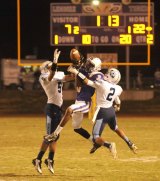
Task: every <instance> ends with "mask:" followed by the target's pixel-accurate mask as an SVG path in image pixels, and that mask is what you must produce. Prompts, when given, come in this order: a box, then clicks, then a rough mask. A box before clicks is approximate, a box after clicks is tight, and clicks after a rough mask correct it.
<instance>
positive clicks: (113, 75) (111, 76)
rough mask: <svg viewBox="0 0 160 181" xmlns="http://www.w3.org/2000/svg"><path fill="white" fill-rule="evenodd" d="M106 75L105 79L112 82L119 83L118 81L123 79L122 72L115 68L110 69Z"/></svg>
mask: <svg viewBox="0 0 160 181" xmlns="http://www.w3.org/2000/svg"><path fill="white" fill-rule="evenodd" d="M105 77H106V78H105V79H106V80H107V81H108V82H110V83H112V84H118V82H119V81H120V80H121V74H120V72H119V70H117V69H115V68H111V69H109V70H108V72H107V74H106V75H105Z"/></svg>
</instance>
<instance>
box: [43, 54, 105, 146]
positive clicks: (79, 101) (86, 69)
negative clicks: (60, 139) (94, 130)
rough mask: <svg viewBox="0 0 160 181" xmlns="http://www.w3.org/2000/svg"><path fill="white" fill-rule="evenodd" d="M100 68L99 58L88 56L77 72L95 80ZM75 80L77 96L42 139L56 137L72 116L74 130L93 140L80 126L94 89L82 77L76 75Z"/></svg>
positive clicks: (99, 74) (99, 73)
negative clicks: (58, 122) (60, 118)
mask: <svg viewBox="0 0 160 181" xmlns="http://www.w3.org/2000/svg"><path fill="white" fill-rule="evenodd" d="M74 67H77V66H74ZM100 69H101V60H100V59H99V58H93V57H90V58H88V59H87V61H86V63H85V64H84V66H81V67H80V68H79V72H81V73H83V74H84V75H85V76H86V77H87V78H88V79H90V80H93V81H95V80H96V79H98V78H99V76H101V74H102V73H101V72H99V70H100ZM76 82H77V86H76V88H77V97H76V101H75V103H74V104H72V105H71V106H69V107H68V108H67V110H66V112H65V114H64V116H63V118H62V120H61V122H60V124H59V125H58V127H57V129H56V130H55V131H54V132H53V133H52V134H51V135H46V136H45V137H44V139H47V140H52V139H56V137H57V136H58V135H59V133H60V132H61V131H62V129H63V127H64V126H65V124H66V123H67V122H68V121H69V119H70V117H71V116H72V126H73V129H74V131H75V132H76V133H78V134H80V135H81V136H82V137H84V138H85V139H88V140H89V141H91V142H92V141H93V140H92V136H91V135H90V133H89V132H88V131H87V130H85V129H84V128H82V126H81V123H82V121H83V115H84V113H87V112H88V111H89V108H90V106H91V97H92V96H93V94H94V92H95V89H94V88H93V87H90V86H88V85H86V84H84V83H83V81H82V79H81V78H79V77H78V76H77V79H76Z"/></svg>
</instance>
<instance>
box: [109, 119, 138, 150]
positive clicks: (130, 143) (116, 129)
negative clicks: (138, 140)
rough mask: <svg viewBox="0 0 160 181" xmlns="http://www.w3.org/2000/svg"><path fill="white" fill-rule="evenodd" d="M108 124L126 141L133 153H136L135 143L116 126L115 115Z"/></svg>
mask: <svg viewBox="0 0 160 181" xmlns="http://www.w3.org/2000/svg"><path fill="white" fill-rule="evenodd" d="M108 125H109V127H110V128H111V129H112V130H113V131H115V132H116V133H117V135H118V136H119V137H120V138H122V139H123V140H124V141H125V142H126V143H127V145H128V146H129V148H130V149H131V150H132V151H133V153H137V147H136V146H135V144H134V143H132V142H131V140H130V139H129V138H128V137H127V136H126V134H125V133H124V132H123V131H122V130H121V129H119V128H118V125H117V119H116V116H114V117H113V118H112V120H111V121H110V122H109V123H108Z"/></svg>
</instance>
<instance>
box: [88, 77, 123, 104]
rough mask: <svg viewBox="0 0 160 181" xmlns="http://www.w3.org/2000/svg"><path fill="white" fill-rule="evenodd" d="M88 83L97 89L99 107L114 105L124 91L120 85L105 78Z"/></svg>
mask: <svg viewBox="0 0 160 181" xmlns="http://www.w3.org/2000/svg"><path fill="white" fill-rule="evenodd" d="M88 85H90V86H92V87H95V89H96V105H97V107H103V108H109V107H111V106H112V105H113V102H114V100H116V99H117V97H119V96H120V94H121V93H122V91H123V90H122V88H121V86H119V85H115V84H111V83H109V82H107V81H105V80H102V79H101V80H97V81H95V82H92V81H89V82H88Z"/></svg>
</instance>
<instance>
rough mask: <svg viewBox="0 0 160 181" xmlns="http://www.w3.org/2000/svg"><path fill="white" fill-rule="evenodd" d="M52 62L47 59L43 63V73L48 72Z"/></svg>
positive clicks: (41, 68) (41, 67)
mask: <svg viewBox="0 0 160 181" xmlns="http://www.w3.org/2000/svg"><path fill="white" fill-rule="evenodd" d="M51 65H52V62H51V61H45V62H43V63H42V64H41V66H40V70H41V73H47V72H48V67H51Z"/></svg>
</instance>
